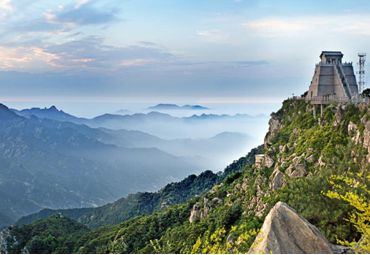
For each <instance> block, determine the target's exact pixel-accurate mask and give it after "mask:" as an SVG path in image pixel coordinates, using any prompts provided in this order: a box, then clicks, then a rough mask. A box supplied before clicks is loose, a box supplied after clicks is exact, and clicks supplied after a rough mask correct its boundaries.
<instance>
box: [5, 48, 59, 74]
mask: <svg viewBox="0 0 370 255" xmlns="http://www.w3.org/2000/svg"><path fill="white" fill-rule="evenodd" d="M57 58H58V56H56V55H54V54H52V53H48V52H46V51H45V50H44V49H42V48H37V47H29V48H27V47H15V48H9V47H0V69H1V70H23V71H38V72H39V71H41V70H42V71H45V70H47V69H50V68H52V67H56V65H55V60H56V59H57ZM45 68H46V69H45Z"/></svg>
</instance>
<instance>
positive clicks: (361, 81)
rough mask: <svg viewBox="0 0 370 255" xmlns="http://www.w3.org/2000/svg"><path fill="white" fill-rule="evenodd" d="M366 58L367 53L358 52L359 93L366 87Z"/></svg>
mask: <svg viewBox="0 0 370 255" xmlns="http://www.w3.org/2000/svg"><path fill="white" fill-rule="evenodd" d="M365 60H366V53H358V63H357V64H358V93H359V94H361V93H362V91H363V90H364V89H365Z"/></svg>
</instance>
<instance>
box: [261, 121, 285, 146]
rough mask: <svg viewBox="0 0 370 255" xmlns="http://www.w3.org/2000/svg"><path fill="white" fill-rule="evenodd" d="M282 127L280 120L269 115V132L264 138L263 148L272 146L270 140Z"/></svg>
mask: <svg viewBox="0 0 370 255" xmlns="http://www.w3.org/2000/svg"><path fill="white" fill-rule="evenodd" d="M281 127H282V125H281V122H280V120H279V119H278V118H277V116H275V115H271V119H270V120H269V130H268V132H267V134H266V136H265V141H264V144H265V148H266V147H267V146H269V145H271V144H272V139H273V138H274V137H275V136H276V134H277V132H278V131H279V130H280V129H281Z"/></svg>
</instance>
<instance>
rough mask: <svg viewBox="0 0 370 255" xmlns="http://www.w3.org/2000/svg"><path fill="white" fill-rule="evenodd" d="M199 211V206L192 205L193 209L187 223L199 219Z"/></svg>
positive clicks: (197, 204) (196, 204)
mask: <svg viewBox="0 0 370 255" xmlns="http://www.w3.org/2000/svg"><path fill="white" fill-rule="evenodd" d="M200 216H201V211H200V204H199V203H195V204H194V205H193V209H192V210H191V212H190V217H189V222H190V223H193V222H194V221H196V220H198V219H200Z"/></svg>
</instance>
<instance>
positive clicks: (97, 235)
mask: <svg viewBox="0 0 370 255" xmlns="http://www.w3.org/2000/svg"><path fill="white" fill-rule="evenodd" d="M314 112H315V109H314V106H312V105H310V104H307V103H305V102H303V101H292V100H287V101H285V102H284V103H283V106H282V108H281V109H280V110H279V111H278V112H276V113H273V114H272V118H271V120H270V129H269V132H268V133H267V135H266V138H265V142H264V150H263V151H262V152H261V151H260V150H259V151H258V153H259V155H258V157H259V164H258V166H256V165H252V164H245V165H243V167H240V166H238V169H239V168H240V169H242V171H238V172H234V173H230V174H228V175H227V177H226V178H225V179H224V180H223V181H222V182H221V183H218V184H216V185H214V186H213V187H212V188H211V189H210V190H209V191H208V192H207V193H206V194H204V195H201V196H199V197H194V198H192V199H190V200H189V201H188V202H186V203H184V204H181V205H179V206H172V207H169V208H167V209H164V210H162V211H160V212H157V213H154V214H151V215H149V216H142V217H137V218H135V219H132V220H129V221H125V222H122V223H121V224H119V225H116V226H112V227H105V228H103V229H99V230H94V231H90V232H88V233H87V234H86V235H85V236H84V237H83V238H81V239H80V240H78V245H76V247H77V248H76V250H75V252H77V251H78V252H83V253H94V252H98V253H106V252H114V253H157V252H159V253H246V252H248V251H249V249H250V247H251V245H252V243H253V242H254V241H255V239H256V235H257V233H258V231H259V229H260V228H261V227H262V224H263V222H264V221H265V223H266V220H267V221H268V219H269V217H267V218H266V215H267V214H268V212H269V211H270V209H271V208H273V207H274V205H275V204H276V203H277V202H279V201H281V202H284V203H286V204H287V205H289V207H288V206H280V207H279V208H280V209H279V208H275V213H273V214H274V215H275V216H276V217H278V218H279V217H280V216H281V215H285V216H287V215H288V216H289V217H288V216H287V218H286V217H285V216H284V217H285V218H284V217H283V218H281V217H280V218H279V220H278V221H274V220H271V221H270V223H271V224H270V226H276V224H278V225H279V229H280V230H281V231H280V230H279V231H272V232H271V234H273V235H275V237H274V238H275V239H276V240H277V239H279V240H286V242H281V243H280V244H279V246H274V247H270V246H269V247H270V248H271V249H272V248H273V249H275V248H276V247H278V248H276V249H275V250H273V251H276V252H279V251H280V252H283V251H284V252H299V251H302V252H312V253H316V250H315V249H316V248H317V249H319V248H320V249H319V250H317V252H329V250H326V249H327V246H328V245H327V243H328V242H331V243H335V242H336V241H337V239H341V240H353V239H355V240H358V239H359V238H360V235H359V234H358V233H357V232H356V229H355V228H354V227H353V226H351V224H350V223H349V222H348V221H347V220H346V219H347V218H348V216H349V213H350V212H352V210H353V209H352V208H350V207H349V206H348V205H347V204H345V203H342V202H339V201H337V200H334V199H330V198H329V197H327V196H326V195H325V193H326V192H327V191H328V190H329V189H330V186H331V184H330V183H329V178H330V177H331V176H332V175H350V174H364V173H365V174H368V171H369V169H370V163H369V159H370V157H369V155H370V150H369V149H370V148H369V144H370V108H369V106H365V105H328V106H326V107H325V108H324V111H323V113H322V117H320V114H316V115H315V114H314ZM316 112H317V109H316ZM261 159H262V160H261ZM280 205H281V204H280ZM290 207H291V208H294V209H295V211H294V213H293V210H292V209H290ZM273 211H274V210H273ZM281 213H283V214H281ZM298 214H299V215H300V216H298ZM270 216H271V215H270ZM265 218H266V220H265ZM270 218H271V217H270ZM303 218H304V219H305V220H303ZM297 222H299V223H300V224H301V226H303V229H305V230H304V231H303V230H301V229H296V230H297V231H298V232H297V233H300V232H299V231H303V232H302V233H304V234H305V236H307V237H310V238H313V239H315V238H318V240H321V241H320V242H321V244H322V245H319V246H312V245H313V244H312V245H309V243H307V244H303V246H304V245H306V246H305V247H304V248H302V247H301V246H300V245H297V242H295V240H293V238H295V235H293V236H292V235H291V233H289V231H290V230H295V229H294V226H293V225H294V224H295V223H297ZM289 224H293V225H292V226H290V225H289ZM289 226H290V227H289ZM313 226H315V227H313ZM263 229H265V230H266V229H268V228H266V227H265V228H262V230H263ZM275 230H276V228H275ZM283 230H284V231H283ZM319 232H320V233H321V234H320V233H319ZM262 234H263V231H262ZM306 234H307V235H306ZM297 235H298V234H297ZM310 240H311V239H310ZM315 240H316V239H315ZM326 240H328V242H327V241H326ZM288 244H289V245H288ZM298 246H300V248H299V247H298ZM294 247H295V248H294ZM270 248H269V249H270ZM299 249H301V250H299ZM331 249H332V247H331ZM252 251H253V250H252ZM332 251H333V252H334V250H332Z"/></svg>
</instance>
